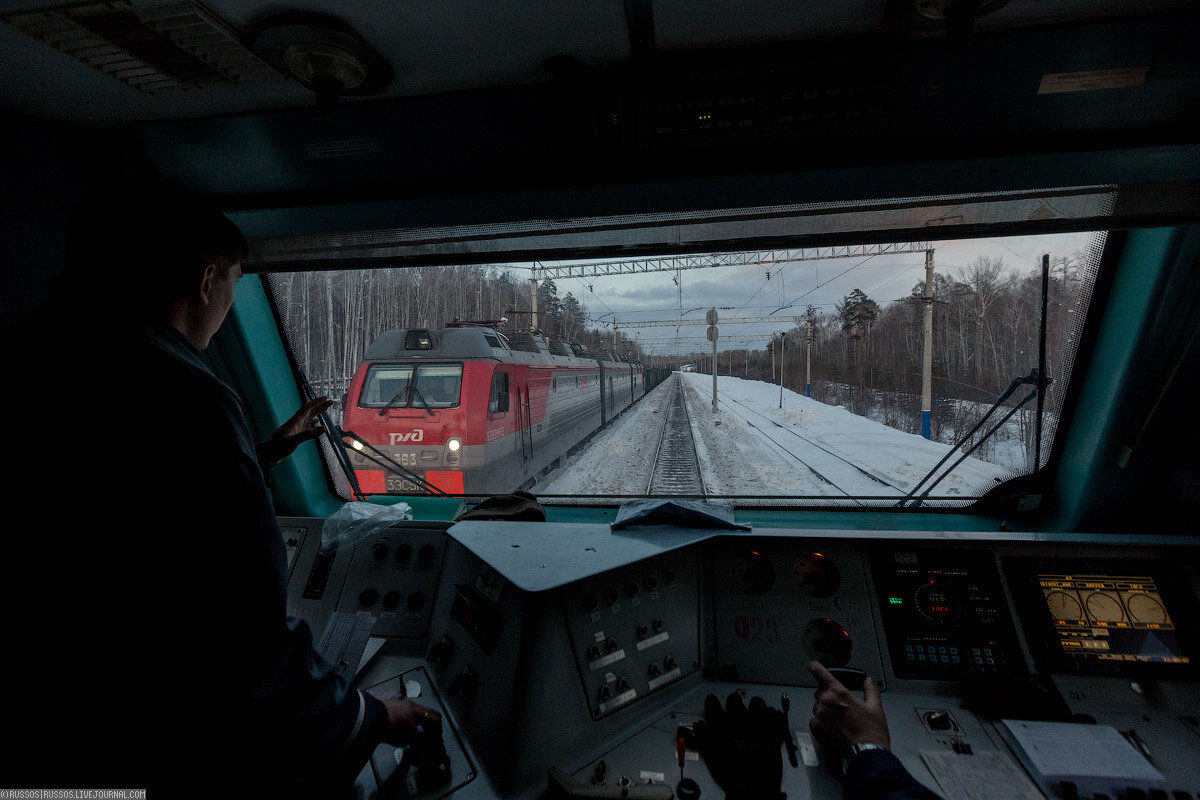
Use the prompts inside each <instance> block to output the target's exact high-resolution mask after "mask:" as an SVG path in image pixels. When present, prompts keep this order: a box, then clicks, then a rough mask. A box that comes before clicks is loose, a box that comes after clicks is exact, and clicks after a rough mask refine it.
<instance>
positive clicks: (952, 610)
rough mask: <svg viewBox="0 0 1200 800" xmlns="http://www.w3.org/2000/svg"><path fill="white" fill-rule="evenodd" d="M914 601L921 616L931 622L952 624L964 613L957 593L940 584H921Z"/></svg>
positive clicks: (914, 595)
mask: <svg viewBox="0 0 1200 800" xmlns="http://www.w3.org/2000/svg"><path fill="white" fill-rule="evenodd" d="M913 601H914V603H915V606H916V609H917V611H918V612H919V613H920V614H921V616H923V617H925V618H926V619H928V620H929V621H931V622H951V621H953V620H955V619H957V618H958V615H959V614H960V613H961V612H962V603H961V602H960V601H959V599H958V595H957V594H956V593H955V591H954V590H953V589H951V588H950V587H949V586H943V585H942V584H940V583H933V582H930V583H923V584H921V585H920V586H918V587H917V590H916V592H915V593H914V594H913Z"/></svg>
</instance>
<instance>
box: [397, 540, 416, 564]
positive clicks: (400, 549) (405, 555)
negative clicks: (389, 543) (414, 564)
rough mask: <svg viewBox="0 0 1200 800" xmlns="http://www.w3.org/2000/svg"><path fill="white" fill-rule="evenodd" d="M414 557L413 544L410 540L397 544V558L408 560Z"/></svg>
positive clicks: (398, 559)
mask: <svg viewBox="0 0 1200 800" xmlns="http://www.w3.org/2000/svg"><path fill="white" fill-rule="evenodd" d="M410 558H412V545H411V544H409V543H408V542H404V543H403V544H400V545H397V546H396V560H397V561H408V560H409V559H410Z"/></svg>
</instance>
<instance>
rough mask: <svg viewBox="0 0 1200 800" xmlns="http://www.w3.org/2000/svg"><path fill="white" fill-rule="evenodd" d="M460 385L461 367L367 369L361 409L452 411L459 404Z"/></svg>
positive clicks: (423, 365)
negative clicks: (442, 409) (449, 409)
mask: <svg viewBox="0 0 1200 800" xmlns="http://www.w3.org/2000/svg"><path fill="white" fill-rule="evenodd" d="M414 369H415V371H416V380H415V381H414V380H413V371H414ZM461 384H462V365H461V364H421V365H419V366H416V367H414V366H413V365H412V364H375V365H372V366H371V367H370V368H369V369H368V370H367V374H366V379H365V380H364V382H363V388H362V392H361V393H360V394H359V396H358V407H359V408H378V409H391V408H449V407H451V406H456V405H458V403H459V390H460V386H461Z"/></svg>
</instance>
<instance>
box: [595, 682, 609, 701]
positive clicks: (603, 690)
mask: <svg viewBox="0 0 1200 800" xmlns="http://www.w3.org/2000/svg"><path fill="white" fill-rule="evenodd" d="M596 696H597V697H599V698H600V702H602V703H603V702H604V701H605V700H607V699H609V698H610V697H612V689H611V688H610V687H609V685H608V684H607V683H606V684H604V685H603V686H601V687H600V691H599V692H597V695H596Z"/></svg>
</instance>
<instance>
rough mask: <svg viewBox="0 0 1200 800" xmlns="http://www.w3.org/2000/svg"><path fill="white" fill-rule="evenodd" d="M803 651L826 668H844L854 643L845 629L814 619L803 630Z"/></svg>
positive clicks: (829, 620) (833, 623)
mask: <svg viewBox="0 0 1200 800" xmlns="http://www.w3.org/2000/svg"><path fill="white" fill-rule="evenodd" d="M804 649H805V650H807V651H808V655H809V657H810V658H813V659H816V660H817V661H820V662H821V663H822V664H824V665H825V666H827V667H844V666H846V665H847V664H849V663H850V656H852V655H854V642H853V641H852V640H851V639H850V634H848V633H846V629H845V628H843V627H842V626H841V625H839V624H837V623H836V622H834V621H833V620H831V619H814V620H813V621H811V622H809V623H808V625H806V626H805V628H804Z"/></svg>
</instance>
